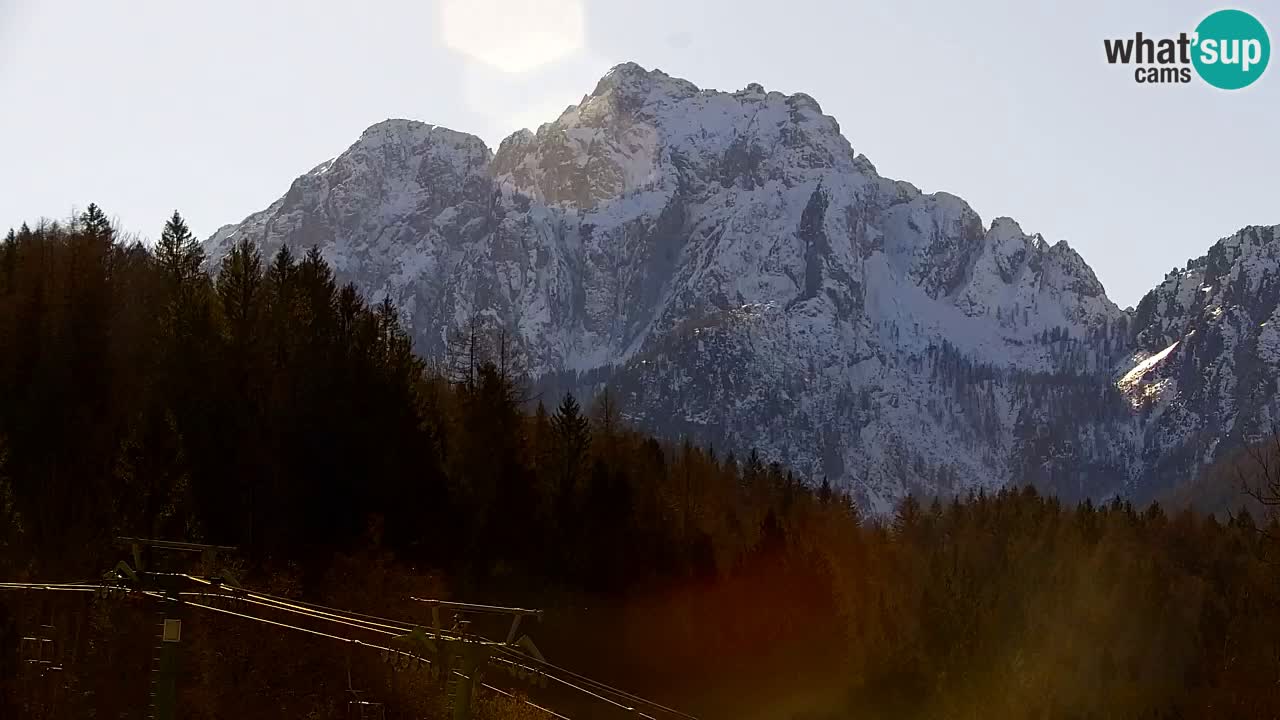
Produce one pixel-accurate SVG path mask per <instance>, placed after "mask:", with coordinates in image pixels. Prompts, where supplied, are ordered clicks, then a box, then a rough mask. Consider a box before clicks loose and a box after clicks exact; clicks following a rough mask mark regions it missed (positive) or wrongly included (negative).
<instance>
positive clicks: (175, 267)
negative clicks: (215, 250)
mask: <svg viewBox="0 0 1280 720" xmlns="http://www.w3.org/2000/svg"><path fill="white" fill-rule="evenodd" d="M156 261H157V262H158V263H159V264H160V267H161V268H162V270H163V271H164V274H165V276H166V277H167V278H168V279H169V282H170V284H171V285H172V286H173V287H182V286H183V285H185V284H186V283H188V282H190V281H191V280H193V279H194V278H195V277H196V276H197V275H199V273H200V265H201V264H202V263H203V262H204V249H203V248H201V247H200V242H199V241H198V240H196V237H195V235H193V234H192V233H191V230H190V229H189V228H188V227H187V223H186V221H185V220H183V219H182V215H181V214H179V213H178V211H177V210H174V211H173V217H171V218H169V220H168V222H166V223H165V225H164V230H163V231H162V232H161V233H160V242H158V243H156Z"/></svg>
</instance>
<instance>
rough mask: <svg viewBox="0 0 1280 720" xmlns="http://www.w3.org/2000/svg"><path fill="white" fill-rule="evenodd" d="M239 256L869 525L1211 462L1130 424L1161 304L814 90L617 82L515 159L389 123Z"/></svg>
mask: <svg viewBox="0 0 1280 720" xmlns="http://www.w3.org/2000/svg"><path fill="white" fill-rule="evenodd" d="M241 238H248V239H250V240H251V241H253V242H254V243H256V244H258V245H260V246H261V247H262V248H263V249H264V250H265V251H266V252H273V251H274V250H275V249H276V248H278V247H279V246H281V245H285V244H287V245H291V246H300V247H304V246H311V245H315V246H317V247H319V248H320V250H321V252H322V254H323V255H324V256H325V258H326V259H327V260H328V261H329V262H330V263H331V264H332V265H333V266H334V268H335V270H336V271H337V273H338V275H339V277H340V278H342V279H344V280H349V281H352V282H355V283H356V284H357V285H359V286H360V287H361V288H362V289H364V290H365V291H366V292H369V293H372V294H376V295H384V294H385V295H389V296H390V297H391V298H392V300H393V301H395V302H396V304H397V306H398V307H399V308H400V309H401V312H402V313H403V314H404V316H405V318H406V320H407V321H408V324H409V326H410V327H411V328H412V329H413V332H414V339H415V343H416V345H417V347H418V349H419V350H420V351H421V352H423V353H424V354H426V355H429V356H440V355H442V354H443V353H444V352H445V349H446V346H447V343H448V335H449V333H450V331H451V330H452V329H455V328H459V327H462V326H463V325H464V324H465V323H466V322H468V321H469V319H470V318H471V317H474V316H482V317H487V318H490V319H491V320H492V321H493V322H494V323H496V324H497V325H499V326H501V327H503V328H504V329H506V330H509V331H510V335H511V336H512V337H513V338H515V340H516V341H517V343H518V345H519V347H520V349H521V350H522V351H523V352H524V354H525V355H526V356H527V357H528V359H529V367H530V370H531V371H532V373H533V374H534V375H535V376H538V377H544V378H550V377H560V378H561V380H560V381H556V382H553V383H552V385H555V387H556V389H576V390H578V391H580V392H589V391H591V390H592V389H593V388H594V387H597V386H598V385H599V384H600V383H604V382H607V383H609V384H611V385H614V386H615V387H617V388H618V389H619V390H621V391H622V393H623V395H624V396H625V400H626V402H627V403H628V405H629V406H630V408H631V410H632V414H633V416H634V417H635V418H636V419H637V421H638V422H640V423H641V424H642V425H644V426H646V427H647V428H648V429H651V430H654V431H657V432H659V433H664V434H672V435H674V434H685V433H687V434H690V435H693V436H695V437H698V438H700V439H702V440H703V441H706V442H713V443H716V444H717V446H719V447H730V448H735V449H737V450H739V451H746V450H747V449H750V448H760V449H761V450H762V452H764V453H765V455H766V456H767V457H769V458H771V459H777V460H780V461H784V462H786V463H788V464H789V465H791V466H792V467H794V468H796V470H797V471H798V472H800V473H801V474H802V476H805V477H807V478H817V477H819V476H821V475H826V476H828V477H832V478H834V479H837V480H841V481H843V482H845V483H847V484H849V485H850V486H851V487H853V488H854V489H855V490H856V491H857V492H858V493H859V499H860V500H861V501H862V502H863V503H864V504H866V505H867V506H868V507H870V508H872V509H874V510H879V511H883V510H885V509H887V508H889V507H891V506H892V504H893V503H894V502H895V501H896V500H897V499H898V498H900V497H902V495H903V494H905V493H907V492H912V491H920V492H940V493H944V494H945V493H951V492H962V491H965V490H967V489H975V488H989V487H996V486H999V485H1002V484H1005V483H1007V482H1011V481H1016V482H1023V481H1030V482H1036V483H1038V484H1042V485H1045V486H1047V487H1049V488H1052V489H1054V490H1055V491H1057V492H1060V493H1062V494H1064V495H1068V496H1075V495H1079V496H1083V495H1093V496H1107V495H1112V494H1118V493H1120V494H1135V493H1139V491H1140V490H1141V491H1143V492H1145V491H1146V489H1151V490H1152V491H1154V486H1155V485H1159V484H1161V483H1165V482H1166V481H1167V478H1166V477H1165V474H1166V473H1167V472H1172V471H1171V470H1169V466H1168V463H1166V462H1164V460H1163V458H1165V457H1166V455H1167V454H1166V453H1164V452H1163V451H1160V452H1154V454H1153V453H1152V452H1151V451H1150V447H1151V445H1150V443H1149V438H1148V437H1147V433H1148V432H1155V433H1157V434H1160V433H1163V435H1164V436H1168V437H1173V436H1175V435H1176V436H1177V437H1178V438H1181V439H1180V440H1178V442H1180V443H1183V444H1185V443H1186V442H1190V441H1189V440H1188V438H1189V437H1190V435H1189V434H1187V433H1182V434H1181V435H1179V434H1178V433H1175V432H1173V431H1171V430H1169V429H1168V428H1167V427H1166V428H1163V429H1157V430H1152V428H1156V427H1157V425H1156V424H1151V423H1150V421H1149V417H1150V415H1151V411H1150V410H1149V409H1143V407H1142V406H1141V403H1136V402H1135V400H1134V399H1133V398H1134V397H1135V395H1134V393H1135V392H1137V393H1144V392H1148V391H1147V389H1146V388H1148V387H1149V383H1148V382H1146V380H1145V378H1146V377H1147V376H1148V375H1151V377H1152V378H1155V377H1156V375H1155V374H1153V371H1152V369H1151V368H1148V369H1147V370H1146V371H1144V372H1143V373H1141V374H1140V377H1139V379H1137V380H1132V379H1131V381H1130V382H1128V383H1127V384H1126V385H1125V387H1124V388H1121V387H1119V385H1118V384H1117V382H1118V381H1117V380H1116V378H1123V377H1124V376H1125V375H1126V373H1129V372H1131V371H1132V370H1133V369H1134V368H1135V367H1136V366H1138V365H1140V364H1141V363H1142V362H1144V361H1146V360H1147V359H1148V358H1149V357H1150V355H1151V354H1153V353H1154V351H1155V350H1158V349H1159V348H1155V349H1154V350H1153V347H1154V345H1155V344H1158V342H1157V341H1156V340H1154V339H1151V336H1152V333H1153V332H1155V331H1154V330H1152V329H1151V327H1152V326H1151V325H1150V324H1149V323H1148V324H1144V325H1143V327H1142V328H1138V329H1131V326H1132V325H1133V324H1134V323H1135V322H1137V321H1139V320H1144V319H1147V318H1148V316H1151V315H1152V312H1151V310H1150V307H1151V304H1152V303H1158V302H1159V301H1158V300H1152V301H1150V302H1149V303H1148V310H1146V311H1144V310H1143V306H1142V304H1141V303H1140V304H1139V307H1138V308H1137V309H1135V310H1133V311H1132V312H1130V311H1126V310H1121V309H1120V308H1119V307H1117V306H1116V305H1115V304H1114V303H1113V302H1111V301H1110V300H1109V299H1108V298H1107V297H1106V294H1105V290H1104V288H1103V286H1102V284H1101V282H1099V280H1098V279H1097V277H1096V275H1095V274H1094V273H1093V271H1092V269H1091V268H1090V267H1089V266H1088V264H1087V262H1085V260H1084V258H1082V257H1081V256H1080V255H1079V254H1078V253H1077V252H1076V251H1075V250H1074V249H1072V248H1071V247H1070V246H1069V245H1068V244H1067V243H1066V242H1065V241H1059V242H1057V243H1054V244H1052V245H1050V244H1049V243H1047V242H1046V241H1045V240H1044V238H1043V237H1042V236H1041V235H1039V234H1032V235H1027V234H1026V233H1025V232H1024V231H1023V230H1022V228H1021V226H1019V225H1018V223H1017V222H1016V221H1014V220H1012V219H1011V218H1005V217H1000V218H995V219H993V220H992V221H991V222H990V223H989V224H984V223H983V222H982V220H981V218H980V216H979V215H978V214H977V213H976V212H975V211H974V210H973V209H972V208H971V207H970V206H969V205H968V204H967V203H966V202H965V201H964V200H962V199H961V198H959V197H957V196H955V195H951V194H948V193H930V194H925V193H922V192H921V191H920V190H919V189H918V188H916V187H915V186H914V185H911V184H910V183H907V182H904V181H898V180H891V179H888V178H883V177H881V176H880V175H879V174H878V173H877V172H876V170H875V167H874V165H873V164H872V163H871V162H870V161H869V160H867V159H866V158H865V156H863V155H861V154H859V153H855V152H854V150H853V147H852V146H851V145H850V143H849V142H848V140H847V139H845V138H844V136H843V135H842V134H841V133H840V130H839V125H838V123H837V122H836V121H835V120H834V118H831V117H829V116H827V115H824V114H822V112H821V107H820V106H819V105H818V103H817V101H815V100H814V99H813V98H811V97H809V96H808V95H805V94H803V93H796V94H792V95H784V94H782V93H778V92H766V91H765V90H764V89H763V87H761V86H760V85H758V84H754V83H753V84H751V85H748V86H747V87H746V88H744V89H743V90H740V91H737V92H735V93H726V92H719V91H714V90H703V89H699V88H698V87H697V86H695V85H693V84H692V83H689V82H688V81H685V80H681V79H678V78H672V77H671V76H669V75H666V74H665V73H662V72H661V71H657V70H654V71H647V70H644V69H643V68H641V67H640V66H639V65H636V64H634V63H624V64H622V65H619V66H616V67H615V68H613V69H612V70H610V72H609V73H608V74H606V75H605V76H604V77H603V78H602V79H601V81H600V82H599V83H597V85H596V87H595V89H594V90H593V91H592V92H591V93H589V94H587V95H585V96H584V97H583V100H582V101H581V102H580V103H579V104H577V105H570V106H568V107H567V108H566V109H565V110H564V111H563V112H562V113H561V114H560V115H559V116H558V117H557V118H555V119H554V120H553V121H551V122H548V123H544V124H542V125H541V126H540V127H539V128H538V129H537V131H536V132H531V131H528V130H521V131H517V132H515V133H512V134H511V135H510V136H508V137H507V138H506V139H504V140H503V141H502V142H501V143H500V144H499V147H498V149H497V150H496V151H492V150H490V149H489V148H488V146H487V145H485V143H483V141H481V140H480V139H479V138H477V137H475V136H473V135H468V134H465V133H460V132H457V131H453V130H449V129H447V128H441V127H438V126H434V125H429V124H427V123H420V122H417V121H412V120H387V121H384V122H382V123H377V124H375V125H373V126H371V127H370V128H369V129H367V130H366V131H365V132H364V133H363V134H362V135H361V138H360V139H359V140H357V141H356V143H354V144H353V145H352V146H351V147H350V148H348V149H347V151H345V152H344V153H342V154H341V155H339V156H337V157H336V158H334V159H332V160H329V161H326V162H325V163H321V164H320V165H318V166H316V168H314V169H313V170H312V171H310V172H308V173H306V174H304V175H302V176H301V177H299V178H298V179H297V180H295V181H294V182H293V184H292V185H291V186H290V189H289V191H288V192H287V193H286V194H285V195H284V196H283V197H282V198H281V199H280V200H278V201H276V202H275V203H273V204H272V205H271V206H269V207H268V208H267V209H265V210H263V211H261V212H259V213H255V214H253V215H250V216H249V217H248V218H246V220H244V221H242V222H241V223H238V224H235V225H228V226H224V227H223V228H220V229H219V230H218V231H217V232H216V233H215V234H214V235H213V236H211V237H210V238H209V239H208V240H207V241H206V242H205V246H206V249H207V251H208V254H209V257H210V259H211V261H215V262H216V260H217V259H218V258H219V257H220V256H221V255H222V254H223V253H225V251H226V250H227V249H228V248H229V246H230V244H231V243H232V242H235V241H237V240H239V239H241ZM1206 257H1208V256H1206ZM1223 257H1224V258H1225V255H1224V256H1223ZM1207 262H1208V261H1207V260H1206V263H1207ZM1224 262H1225V260H1224ZM1161 287H1163V285H1162V286H1161ZM1159 290H1160V288H1157V289H1156V290H1153V291H1152V292H1153V293H1156V292H1157V291H1159ZM1144 302H1148V301H1146V300H1145V299H1144ZM1165 306H1167V308H1172V307H1173V306H1172V305H1170V304H1169V303H1168V302H1166V303H1165ZM1178 307H1183V306H1182V305H1179V306H1178ZM1166 316H1167V317H1166ZM1179 318H1181V316H1180V315H1179V314H1178V312H1173V311H1172V310H1170V312H1166V313H1164V314H1162V315H1160V316H1159V319H1160V322H1162V323H1164V322H1166V321H1167V322H1168V323H1169V324H1170V327H1174V325H1175V324H1176V323H1175V321H1176V322H1182V323H1183V324H1182V325H1178V326H1177V327H1184V326H1185V327H1189V325H1187V323H1188V322H1189V321H1186V320H1185V319H1179ZM1159 327H1161V328H1163V327H1164V325H1160V326H1159ZM1160 332H1162V333H1163V332H1164V330H1161V331H1160ZM1142 333H1146V334H1145V335H1143V334H1142ZM1167 334H1168V333H1165V334H1164V335H1160V337H1161V338H1163V337H1165V335H1167ZM1160 364H1161V363H1159V362H1157V363H1156V365H1160ZM1156 370H1158V368H1156ZM581 373H589V374H590V375H591V377H592V378H593V379H592V386H591V387H586V386H582V385H581V384H580V383H579V381H578V380H577V379H573V378H570V377H569V376H577V375H580V374H581ZM1080 378H1088V379H1089V381H1088V382H1086V383H1084V384H1081V381H1080ZM1152 382H1155V381H1154V380H1152ZM762 388H767V389H768V390H769V392H768V393H763V392H762V391H761V389H762ZM1135 388H1137V389H1135ZM1085 417H1088V418H1090V422H1089V423H1088V424H1082V423H1081V422H1080V419H1081V418H1085ZM1205 417H1206V416H1203V415H1202V414H1197V415H1196V418H1198V419H1196V420H1195V422H1209V421H1210V420H1206V419H1205ZM1188 422H1191V421H1190V420H1188ZM1157 424H1158V423H1157ZM1201 431H1203V428H1202V429H1201ZM1170 433H1173V434H1172V435H1170ZM1179 447H1181V445H1180V446H1179ZM1178 452H1182V451H1181V450H1179V451H1178ZM1174 454H1176V453H1174ZM1135 456H1138V457H1136V458H1135ZM1175 464H1176V465H1177V466H1178V467H1180V468H1181V467H1183V466H1184V465H1185V463H1175Z"/></svg>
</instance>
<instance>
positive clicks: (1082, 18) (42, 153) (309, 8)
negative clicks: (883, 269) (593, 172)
mask: <svg viewBox="0 0 1280 720" xmlns="http://www.w3.org/2000/svg"><path fill="white" fill-rule="evenodd" d="M1219 7H1222V6H1219V5H1217V4H1214V3H1202V2H1124V3H1116V2H1105V1H1096V0H1085V1H1082V2H1075V3H1061V2H1043V3H1037V2H1027V1H1025V0H1024V1H1008V2H1001V1H998V0H994V1H978V0H974V1H972V2H966V3H956V2H922V1H919V0H892V1H891V0H884V1H883V2H875V3H868V2H856V1H854V0H841V1H838V2H836V1H829V2H818V1H817V0H787V2H755V1H752V0H701V1H700V0H656V1H650V2H631V3H624V2H619V1H617V0H607V1H606V0H599V1H597V0H532V1H531V2H528V1H522V0H470V1H469V2H468V1H466V0H440V2H437V3H432V2H424V1H416V2H380V1H378V0H366V1H364V2H354V1H353V2H324V1H322V0H313V1H312V2H305V3H304V2H297V3H278V2H270V1H269V0H219V1H218V2H202V3H195V2H186V1H179V2H174V1H173V0H167V1H163V2H151V1H145V2H144V1H142V0H115V1H112V0H107V1H105V2H104V1H102V0H98V1H96V2H92V1H84V2H71V1H68V0H38V1H37V0H0V102H2V103H3V105H2V106H0V108H2V109H0V158H3V163H4V169H5V172H3V173H0V227H3V226H8V225H16V224H18V223H20V222H21V221H23V220H24V219H25V220H31V219H35V218H38V217H40V216H42V215H43V216H65V215H66V214H67V213H68V212H69V211H70V209H71V208H72V207H73V206H76V207H83V206H84V205H85V204H87V203H88V202H90V201H94V202H97V203H99V204H100V205H102V206H103V207H104V208H105V209H106V210H107V211H108V212H109V213H112V214H114V215H116V216H118V217H119V219H120V220H121V222H123V224H124V225H125V226H126V227H127V228H128V229H131V230H137V231H140V232H142V233H144V234H146V235H149V236H154V235H155V234H157V233H158V230H159V227H160V226H161V225H162V224H163V221H164V218H165V217H166V216H167V215H168V214H169V213H170V212H172V210H173V209H174V208H178V209H180V210H181V211H182V212H183V213H184V214H185V215H186V216H187V217H188V220H189V222H190V224H191V225H192V227H193V229H194V230H195V231H196V232H197V233H198V234H200V235H201V236H205V235H207V234H209V233H211V232H212V231H213V230H214V229H216V228H217V227H218V226H220V225H222V224H224V223H228V222H233V221H238V220H240V219H241V218H243V217H244V216H245V215H247V214H248V213H250V212H252V211H255V210H258V209H260V208H262V207H265V206H266V205H267V204H269V203H270V202H271V201H273V200H274V199H275V198H277V197H279V196H280V195H282V194H284V192H285V190H287V189H288V186H289V183H290V181H291V180H292V179H293V178H294V177H296V176H297V175H299V174H300V173H302V172H305V171H306V170H308V169H310V168H311V167H313V166H315V165H316V164H318V163H320V162H321V161H323V160H325V159H328V158H330V157H332V156H334V155H337V154H338V153H340V152H341V151H342V150H343V149H345V148H346V147H347V146H348V145H349V144H350V143H351V142H353V141H354V140H355V139H356V138H357V137H358V136H359V134H360V132H361V131H362V130H363V129H364V128H365V127H367V126H368V125H371V124H373V123H375V122H377V121H379V120H382V119H385V118H388V117H408V118H414V119H418V120H423V121H426V122H431V123H436V124H440V125H445V126H448V127H452V128H454V129H457V130H463V131H469V132H473V133H476V134H478V135H480V136H481V137H483V138H484V139H485V140H486V141H487V142H489V143H490V145H491V146H493V147H496V145H497V142H498V141H499V140H500V139H501V138H502V137H503V136H505V135H506V134H507V133H509V132H510V131H512V130H514V129H516V128H517V127H524V126H530V127H536V125H537V123H538V122H542V121H547V120H550V119H552V118H553V117H554V115H555V114H556V112H557V111H558V110H560V109H562V108H563V107H564V106H565V105H568V104H571V103H574V102H577V101H578V100H579V99H580V98H581V97H582V95H583V94H584V93H586V92H589V91H590V90H591V89H592V88H593V87H594V86H595V83H596V81H597V80H598V79H599V77H600V76H601V75H602V74H604V72H605V71H606V70H607V69H608V68H609V67H611V66H612V65H614V64H616V63H618V62H622V61H625V60H634V61H636V62H639V63H640V64H641V65H644V66H645V67H649V68H653V67H659V68H661V69H662V70H664V71H666V72H668V73H670V74H672V75H675V76H678V77H684V78H686V79H688V80H690V81H692V82H694V83H695V84H697V85H699V86H701V87H713V88H718V89H721V90H737V89H740V88H742V87H744V86H745V85H747V84H748V83H751V82H758V83H761V84H762V85H764V86H765V88H766V89H769V90H780V91H783V92H788V93H790V92H805V93H808V94H810V95H812V96H813V97H814V98H816V99H817V100H818V101H819V103H821V105H822V107H823V110H824V111H825V112H827V113H828V114H831V115H833V116H834V117H835V118H836V119H837V120H838V121H839V122H840V125H841V127H842V129H843V130H844V133H845V135H846V137H848V138H849V141H850V142H851V143H852V144H853V147H854V149H855V150H857V151H859V152H862V153H864V154H866V155H867V157H869V158H870V159H871V160H872V162H873V163H875V164H876V167H877V168H878V169H879V170H880V172H881V173H882V174H884V175H887V176H889V177H894V178H898V179H903V180H908V181H910V182H912V183H914V184H916V185H918V186H919V187H921V188H922V189H924V190H925V191H938V190H945V191H948V192H951V193H955V194H957V195H959V196H961V197H963V198H965V199H966V200H968V201H969V203H970V204H971V205H972V206H973V207H974V209H975V210H977V212H978V213H979V214H980V215H981V216H982V217H983V219H984V221H987V222H989V221H990V220H991V218H993V217H996V216H1000V215H1010V216H1012V217H1014V218H1016V219H1017V220H1018V221H1019V222H1020V223H1021V224H1022V226H1023V228H1024V229H1025V230H1027V231H1028V232H1040V233H1043V234H1044V236H1045V238H1046V239H1048V240H1050V241H1056V240H1060V239H1066V240H1067V241H1068V242H1070V243H1071V245H1072V246H1073V247H1075V248H1077V249H1078V250H1079V251H1080V253H1081V254H1082V255H1083V256H1084V257H1085V259H1086V260H1087V261H1088V262H1089V263H1090V264H1091V265H1092V266H1093V268H1094V269H1095V270H1096V271H1097V273H1098V275H1099V277H1100V278H1101V279H1102V281H1103V283H1104V284H1105V285H1106V287H1107V290H1108V293H1109V294H1110V295H1111V297H1112V298H1113V299H1114V300H1116V302H1118V303H1119V304H1120V305H1122V306H1124V305H1129V304H1133V303H1136V302H1137V300H1138V299H1139V298H1140V297H1141V295H1142V293H1143V292H1145V291H1146V290H1147V289H1149V288H1150V287H1152V286H1153V285H1154V284H1155V283H1156V282H1158V281H1159V280H1160V278H1161V277H1162V276H1163V274H1164V273H1165V272H1166V271H1168V270H1169V269H1170V268H1172V267H1173V266H1174V265H1180V264H1182V263H1184V262H1185V261H1186V260H1187V259H1188V258H1189V257H1192V256H1197V255H1200V254H1202V253H1203V252H1204V251H1205V250H1206V249H1207V248H1208V246H1209V245H1210V244H1211V243H1212V242H1213V241H1214V240H1216V239H1217V238H1219V237H1221V236H1224V235H1227V234H1230V233H1231V232H1233V231H1235V230H1236V229H1238V228H1239V227H1241V226H1244V225H1248V224H1264V223H1265V224H1275V223H1280V202H1278V201H1277V195H1278V193H1277V190H1278V189H1280V182H1277V180H1276V173H1277V169H1280V140H1277V131H1276V130H1275V127H1276V123H1277V120H1280V112H1277V111H1280V68H1271V69H1270V70H1268V71H1267V73H1266V74H1265V75H1264V76H1263V77H1262V79H1261V80H1259V81H1258V82H1257V83H1256V84H1255V85H1254V86H1252V87H1250V88H1248V89H1246V90H1243V91H1237V92H1223V91H1217V90H1214V89H1212V88H1210V87H1208V86H1206V85H1204V84H1203V83H1200V82H1199V81H1198V80H1197V81H1196V82H1194V83H1192V84H1191V85H1171V86H1145V85H1138V84H1136V83H1134V81H1133V76H1132V69H1125V68H1121V67H1113V66H1108V65H1107V64H1106V62H1105V60H1104V56H1103V49H1102V41H1103V38H1104V37H1124V36H1130V37H1131V36H1132V35H1133V33H1134V32H1135V31H1138V30H1141V31H1143V32H1144V33H1145V34H1147V35H1156V36H1166V35H1176V34H1177V33H1178V32H1179V31H1184V30H1185V31H1188V32H1190V31H1191V30H1193V29H1194V27H1195V25H1196V23H1198V22H1199V20H1200V19H1201V18H1203V17H1204V16H1205V15H1207V14H1208V13H1209V12H1211V11H1212V10H1215V9H1219ZM1231 7H1238V8H1240V9H1244V10H1248V11H1250V12H1252V13H1254V14H1255V16H1257V17H1258V18H1259V19H1260V20H1261V21H1262V22H1263V24H1264V25H1266V26H1267V27H1268V29H1269V31H1270V32H1271V34H1272V37H1273V38H1274V37H1275V35H1276V34H1277V29H1278V28H1280V5H1276V4H1274V3H1263V2H1258V1H1256V0H1255V1H1253V2H1251V3H1245V4H1236V5H1232V6H1231Z"/></svg>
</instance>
